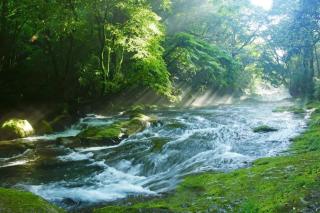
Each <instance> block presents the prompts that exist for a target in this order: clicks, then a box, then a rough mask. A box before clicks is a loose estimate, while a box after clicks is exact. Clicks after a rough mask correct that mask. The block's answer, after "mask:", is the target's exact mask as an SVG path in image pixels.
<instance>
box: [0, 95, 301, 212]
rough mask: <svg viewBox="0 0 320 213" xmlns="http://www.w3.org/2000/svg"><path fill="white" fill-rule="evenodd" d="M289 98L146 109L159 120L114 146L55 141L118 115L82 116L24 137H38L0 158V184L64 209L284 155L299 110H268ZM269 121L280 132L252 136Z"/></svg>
mask: <svg viewBox="0 0 320 213" xmlns="http://www.w3.org/2000/svg"><path fill="white" fill-rule="evenodd" d="M290 104H292V103H291V102H290V101H289V100H282V101H280V100H276V101H273V102H272V101H270V100H269V101H267V102H265V101H245V102H241V103H237V104H233V105H224V106H216V107H206V108H194V109H192V108H189V109H175V108H171V109H166V110H158V111H152V112H149V113H151V114H155V115H157V116H158V117H159V119H160V121H161V122H160V124H158V125H156V126H152V127H150V128H148V129H146V130H145V131H143V132H141V133H139V134H137V135H134V136H131V137H130V138H127V139H125V140H123V141H122V142H121V143H120V144H119V145H114V146H99V147H80V148H66V147H64V146H63V145H61V144H60V145H59V144H57V143H54V142H55V141H57V140H58V138H61V137H67V136H75V135H77V134H78V133H79V132H80V131H81V130H82V129H84V128H85V127H87V126H99V125H106V124H111V123H113V122H115V121H117V120H119V119H122V117H121V116H115V117H104V116H98V115H88V116H87V117H85V118H82V119H80V121H79V122H78V123H77V124H75V125H74V126H73V127H72V128H71V129H69V130H67V131H65V132H61V133H56V134H53V135H47V136H40V137H33V138H26V139H25V140H26V141H29V142H30V143H31V142H41V144H42V145H41V146H39V147H38V148H37V149H36V150H33V149H28V150H23V152H22V151H21V153H19V154H17V153H15V154H13V156H5V157H3V156H2V157H1V158H0V185H2V186H5V187H22V188H24V189H27V190H29V191H31V192H33V193H35V194H37V195H40V196H42V197H43V198H45V199H47V200H49V201H51V202H53V203H57V204H58V205H60V206H62V207H65V208H81V207H85V206H90V205H97V204H100V203H105V202H110V201H115V200H118V199H123V198H126V197H128V196H134V195H160V194H161V193H163V192H167V191H170V190H172V189H173V188H174V187H175V186H176V185H177V184H178V183H179V182H180V181H181V180H182V178H183V177H184V176H186V175H189V174H194V173H199V172H204V171H230V170H234V169H237V168H241V167H246V166H249V165H250V163H251V162H252V161H254V160H255V159H258V158H262V157H268V156H276V155H279V154H285V151H286V150H287V149H288V146H289V145H290V138H292V137H295V136H296V135H298V134H299V133H301V131H303V129H304V127H305V125H306V118H305V115H294V114H293V113H290V112H273V111H272V110H273V109H275V108H276V107H279V106H288V105H290ZM259 125H269V126H272V127H275V128H277V129H279V131H276V132H270V133H254V132H253V130H252V129H253V128H254V127H257V126H259Z"/></svg>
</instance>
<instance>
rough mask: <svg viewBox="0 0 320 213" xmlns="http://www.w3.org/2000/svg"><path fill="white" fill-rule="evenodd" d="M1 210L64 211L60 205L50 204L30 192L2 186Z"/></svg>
mask: <svg viewBox="0 0 320 213" xmlns="http://www.w3.org/2000/svg"><path fill="white" fill-rule="evenodd" d="M0 212H4V213H13V212H14V213H34V212H39V213H40V212H47V213H62V212H65V211H63V210H62V209H59V208H58V207H55V206H53V205H51V204H49V203H48V202H47V201H45V200H43V199H42V198H40V197H38V196H36V195H33V194H32V193H30V192H23V191H18V190H14V189H3V188H0Z"/></svg>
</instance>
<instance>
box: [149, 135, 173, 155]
mask: <svg viewBox="0 0 320 213" xmlns="http://www.w3.org/2000/svg"><path fill="white" fill-rule="evenodd" d="M151 142H152V148H151V151H152V152H160V151H161V150H162V147H163V146H164V145H166V144H167V143H168V142H169V140H168V139H167V138H153V139H152V141H151Z"/></svg>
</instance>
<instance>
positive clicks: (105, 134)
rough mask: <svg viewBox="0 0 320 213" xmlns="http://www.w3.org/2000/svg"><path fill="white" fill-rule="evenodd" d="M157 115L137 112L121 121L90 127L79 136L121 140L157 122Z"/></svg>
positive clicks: (93, 138)
mask: <svg viewBox="0 0 320 213" xmlns="http://www.w3.org/2000/svg"><path fill="white" fill-rule="evenodd" d="M156 121H157V119H156V118H155V117H149V116H146V115H143V114H137V115H136V116H135V117H133V118H131V119H129V120H126V121H119V122H116V123H114V124H112V125H108V126H103V127H89V128H87V129H86V130H85V131H83V132H81V133H80V134H79V135H78V136H77V137H78V138H82V139H90V140H104V139H111V140H115V141H119V140H120V139H121V138H123V137H129V136H131V135H133V134H136V133H138V132H141V131H143V130H144V129H145V128H147V127H148V126H149V125H150V124H152V123H155V122H156Z"/></svg>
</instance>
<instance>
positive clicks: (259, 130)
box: [253, 125, 278, 133]
mask: <svg viewBox="0 0 320 213" xmlns="http://www.w3.org/2000/svg"><path fill="white" fill-rule="evenodd" d="M276 131H278V129H276V128H274V127H270V126H267V125H262V126H258V127H256V128H254V129H253V132H256V133H267V132H276Z"/></svg>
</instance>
